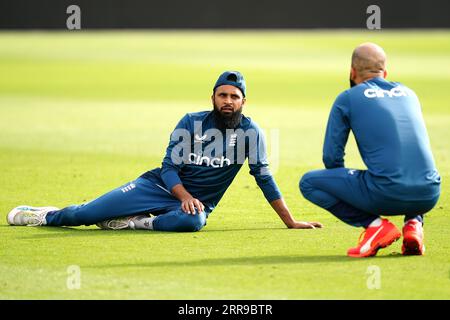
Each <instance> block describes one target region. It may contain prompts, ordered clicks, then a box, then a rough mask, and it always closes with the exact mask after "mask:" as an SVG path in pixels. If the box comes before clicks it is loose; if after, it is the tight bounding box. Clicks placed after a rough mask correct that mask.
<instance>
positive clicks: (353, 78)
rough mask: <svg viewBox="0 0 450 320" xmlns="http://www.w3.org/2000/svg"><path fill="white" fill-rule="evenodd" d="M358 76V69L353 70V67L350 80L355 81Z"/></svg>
mask: <svg viewBox="0 0 450 320" xmlns="http://www.w3.org/2000/svg"><path fill="white" fill-rule="evenodd" d="M356 76H357V73H356V69H355V68H353V67H351V68H350V79H352V80H353V81H355V79H356Z"/></svg>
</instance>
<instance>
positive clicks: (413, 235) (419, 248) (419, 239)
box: [402, 219, 425, 256]
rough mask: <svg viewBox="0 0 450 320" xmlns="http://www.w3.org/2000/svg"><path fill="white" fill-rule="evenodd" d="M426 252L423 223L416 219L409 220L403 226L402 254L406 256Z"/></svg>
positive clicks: (419, 254)
mask: <svg viewBox="0 0 450 320" xmlns="http://www.w3.org/2000/svg"><path fill="white" fill-rule="evenodd" d="M424 253H425V245H424V244H423V227H422V223H421V222H420V221H417V220H416V219H412V220H408V221H407V222H406V223H405V225H404V226H403V245H402V254H403V255H404V256H412V255H416V256H421V255H423V254H424Z"/></svg>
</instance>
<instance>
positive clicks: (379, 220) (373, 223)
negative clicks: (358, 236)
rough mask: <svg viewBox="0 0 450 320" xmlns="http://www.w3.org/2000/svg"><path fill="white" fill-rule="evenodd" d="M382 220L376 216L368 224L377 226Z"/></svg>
mask: <svg viewBox="0 0 450 320" xmlns="http://www.w3.org/2000/svg"><path fill="white" fill-rule="evenodd" d="M382 222H383V221H381V219H380V218H376V219H375V220H373V221H372V222H371V223H370V224H369V227H379V226H381V223H382Z"/></svg>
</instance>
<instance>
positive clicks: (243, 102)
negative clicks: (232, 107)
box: [242, 98, 247, 106]
mask: <svg viewBox="0 0 450 320" xmlns="http://www.w3.org/2000/svg"><path fill="white" fill-rule="evenodd" d="M246 101H247V99H246V98H242V106H243V105H244V104H245V102H246Z"/></svg>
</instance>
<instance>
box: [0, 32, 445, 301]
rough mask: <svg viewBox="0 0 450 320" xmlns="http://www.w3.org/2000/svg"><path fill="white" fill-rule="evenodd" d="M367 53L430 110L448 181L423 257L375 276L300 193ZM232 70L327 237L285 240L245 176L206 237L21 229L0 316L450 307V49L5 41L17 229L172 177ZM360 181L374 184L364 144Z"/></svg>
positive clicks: (58, 36)
mask: <svg viewBox="0 0 450 320" xmlns="http://www.w3.org/2000/svg"><path fill="white" fill-rule="evenodd" d="M366 41H373V42H376V43H377V44H379V45H381V46H382V47H384V49H385V51H386V53H387V55H388V79H390V80H392V81H400V82H403V83H404V84H406V85H407V86H409V87H410V88H412V89H413V90H415V92H416V93H417V95H418V96H419V98H420V100H421V102H422V107H423V113H424V118H425V122H426V124H427V127H428V130H429V135H430V140H431V145H432V147H433V152H434V156H435V160H436V163H437V167H438V169H439V171H440V173H441V176H442V181H443V185H442V196H441V199H440V201H439V203H438V205H437V207H436V208H435V210H433V211H432V212H430V213H429V214H428V215H427V219H426V229H425V230H426V245H427V250H428V252H427V255H426V256H424V257H402V256H400V255H399V254H398V253H399V252H400V245H401V244H400V243H396V244H394V245H393V246H391V247H389V248H388V249H385V250H382V251H380V252H379V255H378V256H377V257H376V258H373V259H365V260H354V259H350V258H347V257H346V256H345V252H346V249H347V248H348V247H350V246H353V245H355V244H356V242H357V238H358V234H359V232H360V231H361V230H358V229H356V228H351V227H349V226H346V225H344V224H343V223H341V222H339V221H337V220H336V219H335V218H334V217H332V216H331V215H330V214H329V213H327V212H325V211H323V210H321V209H319V208H317V207H315V206H314V205H312V204H310V203H308V202H307V201H306V200H305V199H303V198H302V197H301V195H300V194H299V191H298V181H299V179H300V177H301V175H302V174H303V173H305V172H306V171H308V170H311V169H314V168H321V167H322V163H321V148H322V142H323V135H324V130H325V126H326V121H327V117H328V112H329V109H330V106H331V105H332V103H333V101H334V99H335V97H336V96H337V95H338V94H339V93H340V92H341V91H343V90H345V89H347V88H348V85H349V82H348V74H349V68H350V56H351V52H352V50H353V48H354V47H356V46H357V45H358V44H360V43H362V42H366ZM224 70H239V71H241V72H242V73H243V74H244V76H245V78H246V81H247V87H248V93H247V95H248V101H247V105H246V106H245V109H244V114H246V115H247V116H250V117H251V118H252V119H254V120H255V121H256V122H257V123H258V124H259V125H260V126H261V127H262V128H263V129H265V130H266V131H267V133H268V137H269V138H270V134H271V133H273V132H275V133H276V134H279V141H278V142H279V155H278V157H275V156H276V154H274V153H273V154H272V155H273V156H274V158H272V161H273V162H274V164H275V168H274V169H275V170H274V171H275V178H276V180H277V182H278V184H279V186H280V188H281V190H282V192H283V195H284V197H285V199H286V201H287V203H288V205H289V207H290V208H291V210H292V212H293V214H294V215H295V217H296V218H297V219H300V220H315V221H321V222H323V223H324V224H325V228H324V229H322V230H288V229H285V228H284V225H283V224H282V222H281V221H280V220H279V219H278V217H277V216H276V214H275V213H274V212H272V210H271V208H270V206H269V205H268V204H267V203H266V202H265V200H264V198H263V196H262V193H261V192H260V190H259V189H258V188H257V187H256V184H255V182H254V181H253V180H252V177H251V176H250V175H248V174H247V172H248V168H247V167H246V166H244V167H243V170H241V172H240V173H239V175H238V177H237V178H236V180H235V182H234V184H233V185H232V186H231V187H230V189H229V190H228V191H227V193H226V195H225V196H224V198H223V200H222V202H221V203H220V205H219V206H218V208H217V209H216V210H215V211H214V213H213V214H212V215H211V216H210V218H209V219H208V225H207V226H206V227H205V228H204V229H203V230H202V231H201V232H199V233H195V234H171V233H161V232H141V231H139V232H128V231H124V232H108V231H102V230H98V229H96V228H95V227H79V228H49V227H45V228H20V227H9V226H7V225H6V221H5V219H4V218H2V220H0V237H1V242H0V298H3V299H5V298H6V299H8V298H31V299H42V298H50V299H53V298H63V299H64V298H77V299H78V298H80V299H81V298H93V299H102V298H113V299H114V298H122V299H124V298H147V299H198V298H202V299H228V298H232V299H265V298H269V299H304V298H307V299H314V298H338V299H347V298H370V299H374V298H375V299H378V298H388V299H403V298H405V299H407V298H414V299H416V298H417V299H428V298H449V297H450V286H449V281H450V278H449V277H450V276H449V275H450V266H449V261H450V260H449V252H450V251H449V249H450V241H449V240H450V232H449V231H450V227H449V224H448V218H447V216H448V213H449V209H448V202H449V194H448V191H447V190H448V188H447V182H446V180H447V177H448V176H449V173H450V164H449V161H448V160H449V157H450V151H449V150H450V141H449V134H448V132H449V131H448V130H449V129H448V128H449V126H450V108H449V101H450V90H449V88H450V32H448V31H420V30H412V31H403V32H400V31H396V32H393V31H386V30H383V31H380V32H370V31H359V32H358V31H347V30H342V31H324V30H322V31H319V30H318V31H234V32H225V31H152V32H150V31H133V32H130V31H124V32H117V31H116V32H106V31H104V32H2V33H0V75H1V76H0V168H1V173H0V185H1V193H0V212H3V213H2V216H3V217H6V214H7V213H8V212H9V210H11V209H12V208H13V207H15V206H18V205H22V204H30V205H37V206H39V205H56V206H59V207H64V206H67V205H69V204H75V203H81V202H85V201H88V200H90V199H92V198H95V197H97V196H99V195H101V194H102V193H104V192H106V191H109V190H111V189H113V188H115V187H117V186H119V185H121V184H123V183H125V182H127V181H131V180H133V179H134V178H136V177H137V176H138V175H140V174H141V173H143V172H144V171H146V170H149V169H152V168H154V167H156V166H159V165H160V163H161V160H162V157H163V154H164V151H165V147H166V145H167V142H168V139H169V135H170V132H171V130H172V129H173V128H174V126H175V125H176V123H177V121H178V120H179V119H180V118H181V117H182V116H183V115H184V114H185V113H187V112H194V111H200V110H208V109H210V108H211V103H210V96H211V93H212V87H213V84H214V82H215V80H216V79H217V77H218V75H219V74H220V73H221V72H222V71H224ZM380 130H382V128H380ZM271 142H272V141H271V140H270V139H269V144H270V143H271ZM346 163H347V166H349V167H356V168H363V167H364V166H363V163H362V162H361V160H360V159H359V155H358V153H357V148H356V146H355V143H354V141H353V140H352V139H351V140H350V142H349V146H348V151H347V162H346ZM401 220H402V219H401V218H400V217H398V218H394V219H393V221H394V222H396V223H398V225H399V226H400V225H401ZM69 265H78V266H80V268H81V270H82V288H81V289H80V290H68V289H67V287H66V279H67V272H66V269H67V267H68V266H69ZM370 265H377V266H379V267H380V268H381V270H382V288H381V289H379V290H369V289H368V288H367V285H366V280H367V275H366V270H367V267H368V266H370Z"/></svg>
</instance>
